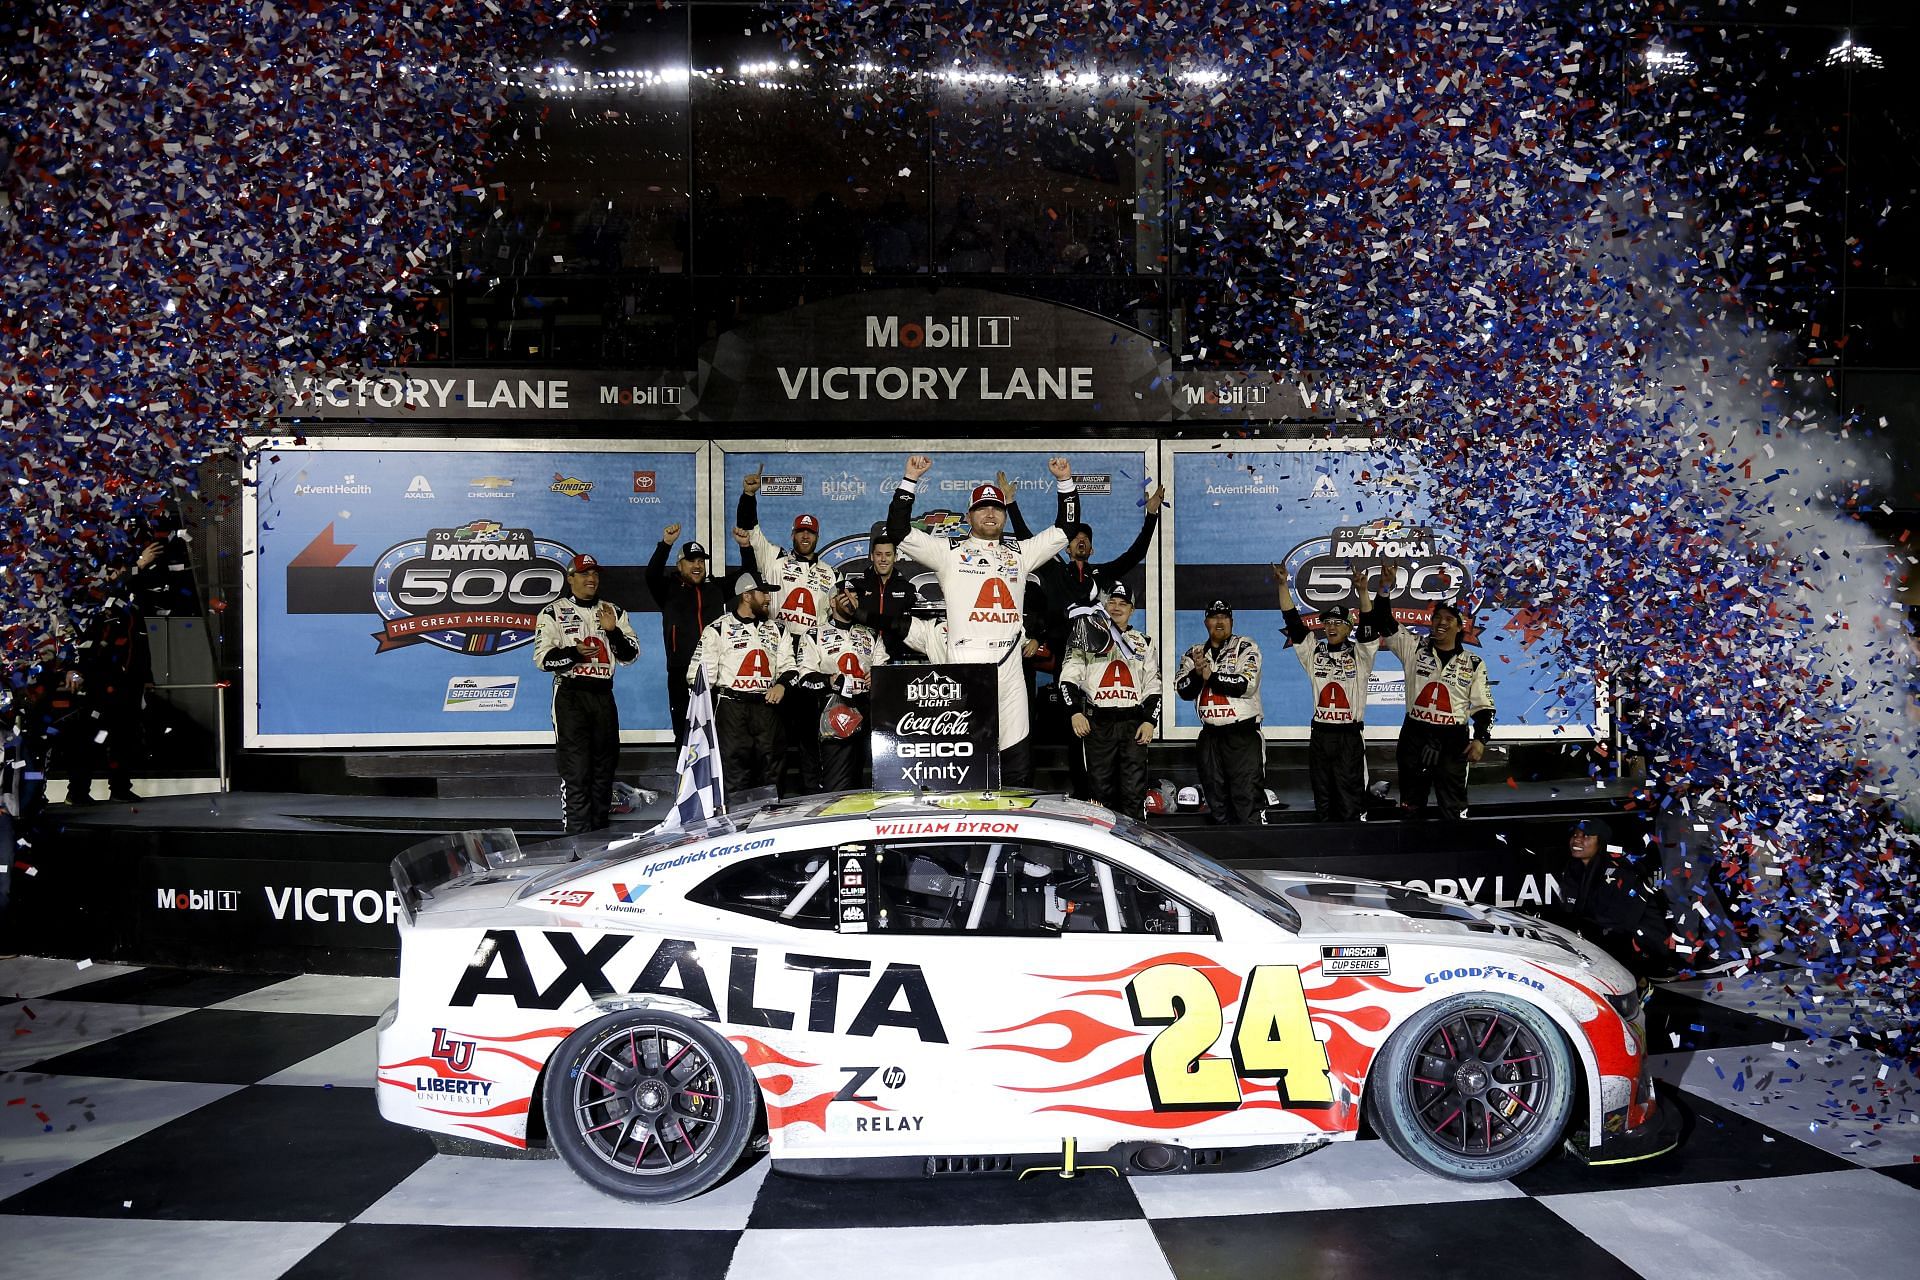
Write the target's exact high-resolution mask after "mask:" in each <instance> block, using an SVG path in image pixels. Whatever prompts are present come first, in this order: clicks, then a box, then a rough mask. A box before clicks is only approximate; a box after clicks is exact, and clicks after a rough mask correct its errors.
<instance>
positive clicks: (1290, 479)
mask: <svg viewBox="0 0 1920 1280" xmlns="http://www.w3.org/2000/svg"><path fill="white" fill-rule="evenodd" d="M1416 488H1417V486H1416V484H1415V482H1414V478H1413V477H1409V476H1407V475H1404V474H1401V473H1400V469H1399V467H1398V465H1397V464H1395V463H1393V462H1392V461H1391V460H1390V459H1388V458H1387V457H1385V456H1383V455H1380V454H1376V453H1370V452H1366V451H1359V450H1355V451H1289V452H1258V451H1256V452H1241V451H1235V450H1231V449H1229V448H1227V447H1225V446H1223V447H1221V448H1219V449H1215V450H1211V451H1208V452H1204V453H1203V452H1191V453H1190V452H1176V453H1175V454H1174V455H1173V480H1172V492H1173V495H1174V497H1175V500H1176V502H1177V508H1176V511H1177V516H1176V520H1175V527H1174V546H1173V550H1174V575H1173V580H1174V584H1175V589H1174V599H1173V601H1172V616H1173V619H1174V636H1173V637H1172V640H1171V642H1163V648H1165V649H1167V650H1169V651H1170V652H1171V653H1172V655H1173V659H1174V661H1176V662H1177V660H1178V657H1179V655H1180V654H1181V653H1182V652H1184V650H1185V649H1186V648H1187V646H1189V645H1192V644H1196V643H1199V642H1200V641H1201V640H1203V639H1205V637H1206V625H1205V613H1206V608H1207V605H1208V603H1209V602H1210V601H1211V600H1212V599H1213V598H1215V597H1224V598H1225V599H1226V600H1227V603H1228V604H1229V605H1231V606H1232V607H1233V610H1234V630H1235V631H1236V632H1238V633H1240V634H1242V635H1246V636H1250V637H1252V638H1253V639H1254V640H1255V641H1257V642H1258V643H1259V645H1260V648H1261V653H1262V655H1263V657H1264V660H1265V665H1264V668H1263V677H1262V681H1261V703H1262V706H1263V708H1264V714H1265V722H1266V725H1267V727H1268V728H1269V729H1291V730H1297V731H1298V732H1297V736H1304V735H1305V732H1306V727H1307V724H1308V722H1309V720H1310V718H1311V715H1312V696H1311V689H1310V686H1309V684H1308V682H1307V676H1306V673H1305V672H1304V671H1302V670H1301V669H1300V663H1299V660H1298V659H1297V658H1296V657H1295V656H1294V654H1293V653H1292V651H1291V650H1289V649H1288V648H1287V642H1286V636H1285V632H1284V624H1283V620H1282V618H1281V615H1280V605H1279V601H1278V599H1277V593H1276V589H1275V586H1274V581H1273V572H1272V569H1271V567H1270V566H1271V565H1272V564H1274V563H1278V562H1281V561H1283V560H1284V562H1285V563H1286V566H1287V570H1288V572H1289V574H1290V576H1291V577H1292V580H1293V583H1294V594H1295V596H1296V597H1297V598H1299V599H1300V600H1301V601H1302V604H1303V613H1304V614H1305V615H1306V616H1307V617H1308V618H1309V619H1313V618H1317V611H1316V610H1315V608H1314V603H1315V601H1314V599H1313V596H1314V593H1315V592H1316V591H1318V592H1319V593H1320V601H1319V602H1320V603H1327V604H1330V603H1333V602H1334V598H1335V590H1336V584H1341V583H1344V582H1345V580H1346V576H1347V575H1346V567H1345V566H1346V564H1347V562H1348V560H1350V559H1355V558H1358V559H1361V560H1372V559H1378V560H1379V561H1381V562H1384V563H1389V564H1391V565H1392V566H1393V570H1392V571H1393V574H1394V581H1395V584H1396V585H1395V592H1396V594H1395V596H1394V603H1395V605H1396V614H1397V616H1399V617H1400V618H1401V620H1402V625H1414V626H1415V629H1417V630H1421V631H1424V630H1425V627H1424V623H1423V622H1422V623H1420V624H1413V623H1412V619H1414V618H1415V617H1419V618H1421V619H1424V617H1425V615H1426V611H1427V609H1428V608H1429V607H1430V606H1431V602H1432V600H1433V599H1434V598H1436V597H1440V598H1454V599H1460V600H1461V602H1462V604H1463V607H1464V608H1465V610H1466V611H1467V612H1468V614H1469V616H1470V617H1471V618H1472V620H1473V622H1474V624H1475V625H1476V629H1477V635H1476V636H1475V640H1476V642H1477V652H1478V653H1479V654H1480V655H1481V656H1482V657H1483V658H1484V659H1485V660H1486V662H1487V665H1488V669H1489V670H1488V675H1489V678H1490V679H1491V681H1492V682H1493V696H1494V701H1495V703H1496V704H1497V706H1498V714H1497V716H1496V718H1495V725H1496V733H1498V730H1499V726H1506V727H1508V728H1514V727H1521V726H1524V727H1525V728H1526V729H1527V730H1528V732H1527V733H1526V734H1524V735H1523V736H1528V737H1537V736H1540V734H1541V732H1542V731H1543V730H1544V731H1547V732H1551V731H1553V730H1554V729H1562V730H1564V731H1566V732H1568V733H1570V734H1578V735H1580V736H1586V735H1587V734H1588V733H1590V731H1591V724H1592V720H1593V706H1594V694H1593V686H1592V683H1591V681H1590V680H1588V679H1587V678H1585V677H1584V676H1579V675H1576V676H1575V678H1574V679H1572V680H1570V681H1569V680H1568V679H1567V675H1568V673H1567V672H1566V671H1564V670H1563V669H1562V668H1561V667H1559V666H1558V665H1556V664H1554V663H1552V662H1550V661H1549V660H1548V659H1547V656H1546V654H1545V653H1544V652H1543V646H1542V645H1541V644H1540V643H1539V642H1538V636H1537V634H1536V635H1535V637H1534V642H1533V643H1531V644H1529V643H1528V631H1527V626H1526V621H1527V619H1526V618H1525V617H1524V616H1516V614H1515V612H1514V611H1513V610H1511V609H1504V608H1496V607H1493V606H1492V605H1490V604H1489V603H1488V602H1487V598H1486V592H1485V590H1484V588H1483V584H1482V583H1481V581H1480V579H1479V575H1478V573H1477V571H1476V568H1475V564H1474V559H1473V550H1474V549H1473V546H1472V544H1471V537H1470V534H1469V536H1468V537H1467V538H1466V539H1465V540H1464V541H1463V540H1462V533H1463V532H1466V531H1460V530H1455V529H1453V528H1452V527H1450V526H1449V525H1448V523H1447V522H1446V519H1445V517H1444V515H1442V516H1441V517H1440V518H1438V519H1435V518H1434V517H1433V516H1432V513H1431V511H1430V509H1429V507H1428V506H1427V504H1426V503H1425V502H1424V501H1422V500H1421V499H1420V498H1419V496H1418V495H1417V493H1416ZM1340 530H1349V531H1353V532H1354V533H1355V534H1356V535H1358V537H1350V538H1349V539H1348V540H1347V542H1346V544H1345V545H1343V546H1338V547H1337V546H1334V545H1333V538H1334V535H1335V534H1336V532H1338V531H1340ZM1360 539H1364V540H1365V541H1364V547H1365V548H1367V549H1373V550H1379V551H1384V552H1386V553H1387V554H1384V555H1380V556H1377V557H1376V556H1375V555H1370V554H1362V555H1360V556H1358V557H1355V556H1352V555H1349V554H1345V553H1346V552H1349V551H1352V550H1354V549H1355V547H1356V545H1361V544H1360ZM1423 544H1425V545H1423ZM1396 553H1397V554H1396ZM1402 688H1403V676H1402V672H1401V669H1400V663H1399V660H1398V659H1396V658H1394V657H1393V656H1392V655H1391V654H1383V655H1382V656H1381V659H1380V663H1379V665H1378V667H1377V668H1376V669H1375V674H1374V687H1373V690H1372V691H1371V693H1370V695H1369V697H1368V706H1367V712H1366V716H1367V726H1368V728H1369V730H1387V731H1392V730H1395V729H1397V728H1398V726H1399V724H1400V722H1401V720H1402V719H1403V717H1404V706H1405V703H1404V700H1403V694H1402V692H1401V691H1402ZM1563 689H1564V692H1561V691H1562V690H1563ZM1169 701H1170V702H1172V703H1173V704H1174V706H1175V708H1176V709H1175V718H1174V719H1173V721H1172V723H1173V724H1175V725H1182V726H1188V727H1197V723H1198V722H1197V721H1196V719H1195V717H1194V715H1193V705H1192V704H1191V703H1187V702H1182V701H1180V700H1179V699H1178V698H1170V699H1169ZM1370 736H1385V735H1381V734H1370Z"/></svg>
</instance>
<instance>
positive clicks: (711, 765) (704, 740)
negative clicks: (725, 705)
mask: <svg viewBox="0 0 1920 1280" xmlns="http://www.w3.org/2000/svg"><path fill="white" fill-rule="evenodd" d="M726 807H727V800H726V778H725V777H724V776H723V775H722V773H721V768H720V738H719V734H718V731H717V730H716V729H715V727H714V722H713V690H712V689H711V688H709V687H708V685H707V673H706V672H704V671H702V670H700V669H699V668H697V667H696V668H695V669H694V673H693V692H692V694H690V695H689V696H688V698H687V740H686V741H685V742H684V743H682V744H681V745H680V787H679V790H677V791H676V792H675V793H674V797H673V805H672V807H671V808H669V809H668V810H667V816H666V817H665V818H662V819H661V820H660V825H659V826H657V827H655V828H654V830H655V831H670V830H672V829H673V828H675V827H691V826H694V825H695V824H697V823H701V822H704V821H706V820H707V819H708V818H711V817H712V816H713V815H714V814H716V813H722V812H724V811H725V810H726Z"/></svg>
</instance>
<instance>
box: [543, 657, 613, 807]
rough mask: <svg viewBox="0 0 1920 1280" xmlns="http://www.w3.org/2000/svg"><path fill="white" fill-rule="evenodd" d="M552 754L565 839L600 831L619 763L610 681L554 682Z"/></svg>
mask: <svg viewBox="0 0 1920 1280" xmlns="http://www.w3.org/2000/svg"><path fill="white" fill-rule="evenodd" d="M553 754H554V759H555V762H556V763H557V764H558V765H559V766H560V812H561V815H562V816H563V817H564V818H565V819H566V824H567V834H568V835H570V836H573V835H579V834H581V833H582V832H585V831H600V830H604V829H605V828H606V826H607V824H608V817H607V815H608V813H609V812H610V811H611V810H612V808H613V770H614V766H616V765H617V764H619V762H620V711H619V708H617V707H615V706H614V704H613V681H611V680H592V679H588V678H587V677H585V676H561V677H559V678H557V679H555V680H554V682H553Z"/></svg>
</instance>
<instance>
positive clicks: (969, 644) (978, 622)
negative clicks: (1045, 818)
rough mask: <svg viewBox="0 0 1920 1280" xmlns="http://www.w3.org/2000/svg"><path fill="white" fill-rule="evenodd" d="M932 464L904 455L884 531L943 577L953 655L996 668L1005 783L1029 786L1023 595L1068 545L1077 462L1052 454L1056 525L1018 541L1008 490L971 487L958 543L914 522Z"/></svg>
mask: <svg viewBox="0 0 1920 1280" xmlns="http://www.w3.org/2000/svg"><path fill="white" fill-rule="evenodd" d="M932 469H933V459H932V458H929V457H926V456H924V455H921V454H915V455H914V456H913V457H910V458H908V459H907V467H906V474H905V477H904V478H903V479H902V480H901V481H900V487H899V488H898V489H896V490H895V491H894V495H893V502H892V504H891V505H890V506H889V507H888V508H887V532H888V534H889V535H890V536H891V537H892V538H893V539H894V541H895V543H896V544H897V545H898V546H899V548H900V552H901V554H902V555H905V556H906V557H908V558H909V559H911V560H912V561H913V562H914V563H916V564H919V565H923V566H925V567H926V568H928V569H930V570H932V571H933V573H934V575H935V576H936V577H937V578H938V579H939V580H940V594H941V597H942V599H943V600H944V601H945V604H946V614H947V644H948V647H949V650H950V651H951V654H952V658H953V661H955V662H979V663H986V664H987V665H989V666H991V667H993V668H994V669H995V670H994V674H995V677H996V679H997V680H998V682H999V688H1000V782H1001V785H1003V786H1009V787H1020V786H1025V785H1026V784H1027V782H1028V780H1029V779H1030V778H1031V777H1032V776H1033V754H1032V749H1031V744H1030V743H1029V741H1028V729H1029V722H1028V716H1027V683H1026V678H1025V675H1024V673H1023V672H1022V670H1021V666H1020V656H1021V648H1022V645H1023V644H1024V642H1025V640H1026V635H1025V628H1024V625H1023V618H1022V614H1021V607H1020V601H1021V598H1022V595H1023V594H1024V592H1025V588H1026V580H1027V575H1028V574H1030V573H1032V572H1033V570H1034V568H1035V567H1036V566H1038V565H1041V564H1044V563H1045V562H1047V561H1048V560H1051V559H1052V558H1053V557H1054V556H1055V555H1058V554H1059V553H1060V551H1061V549H1062V548H1064V547H1065V546H1066V545H1067V535H1066V534H1065V533H1063V532H1062V531H1061V526H1062V525H1065V524H1069V523H1072V522H1073V521H1076V520H1078V519H1079V515H1080V500H1079V495H1078V494H1077V493H1076V492H1075V491H1074V484H1073V465H1072V463H1070V462H1069V461H1068V460H1067V459H1066V458H1049V459H1048V460H1047V470H1048V471H1050V472H1051V473H1052V474H1053V478H1054V483H1055V486H1056V488H1057V490H1058V493H1059V510H1058V513H1057V516H1058V518H1057V520H1056V521H1055V523H1054V525H1053V526H1052V527H1051V528H1047V529H1042V530H1041V531H1040V532H1039V533H1038V534H1036V535H1035V536H1034V537H1033V538H1030V539H1028V540H1027V541H1025V542H1022V543H1020V544H1019V546H1018V547H1015V546H1012V545H1010V544H1008V543H1006V542H1003V541H1002V540H1001V535H1002V533H1003V532H1004V531H1005V528H1006V522H1007V496H1006V494H1005V492H1003V491H1002V490H1001V489H1000V487H999V486H998V485H991V484H983V485H980V486H978V487H977V488H975V489H974V491H973V501H972V502H971V503H970V504H969V505H968V507H967V528H968V536H967V537H965V538H962V539H960V540H959V541H958V542H953V543H949V542H948V541H947V540H946V539H944V538H936V537H934V536H933V535H931V534H928V533H924V532H922V531H920V530H918V529H915V528H913V497H914V493H915V491H916V490H917V489H918V488H919V486H920V480H921V477H923V476H925V475H926V474H927V472H928V471H930V470H932Z"/></svg>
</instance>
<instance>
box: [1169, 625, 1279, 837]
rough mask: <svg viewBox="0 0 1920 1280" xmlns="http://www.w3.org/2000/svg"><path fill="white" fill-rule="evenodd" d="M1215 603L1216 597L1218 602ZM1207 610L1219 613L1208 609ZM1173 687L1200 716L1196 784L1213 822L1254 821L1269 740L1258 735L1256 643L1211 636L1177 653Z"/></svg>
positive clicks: (1261, 797)
mask: <svg viewBox="0 0 1920 1280" xmlns="http://www.w3.org/2000/svg"><path fill="white" fill-rule="evenodd" d="M1215 603H1216V604H1218V603H1219V602H1218V601H1216V602H1215ZM1209 612H1220V610H1217V609H1210V610H1209ZM1202 653H1204V654H1206V655H1207V657H1208V660H1209V661H1211V662H1212V663H1213V674H1212V675H1211V676H1208V677H1207V678H1206V679H1204V680H1202V679H1201V678H1200V673H1199V672H1198V671H1196V670H1195V669H1194V664H1195V663H1197V662H1198V661H1199V659H1200V655H1201V654H1202ZM1174 691H1175V692H1177V693H1178V694H1179V695H1180V696H1181V697H1183V698H1187V699H1189V700H1191V701H1192V702H1193V704H1194V710H1195V712H1196V713H1197V714H1198V715H1199V717H1200V736H1199V740H1198V742H1197V743H1196V745H1197V746H1198V748H1199V753H1200V759H1199V766H1200V769H1199V772H1200V788H1201V790H1202V791H1204V792H1205V793H1206V798H1207V813H1208V816H1209V817H1210V818H1211V819H1212V820H1213V821H1214V822H1253V821H1256V820H1257V819H1258V817H1259V814H1260V811H1261V810H1262V809H1263V808H1265V807H1266V771H1267V750H1266V747H1267V744H1266V741H1265V739H1263V738H1262V737H1261V736H1260V646H1259V645H1257V644H1255V643H1254V642H1253V641H1252V640H1250V639H1248V638H1247V637H1246V636H1241V635H1232V636H1228V637H1227V639H1226V642H1225V643H1224V644H1221V645H1219V646H1218V647H1216V646H1215V645H1214V643H1213V642H1212V641H1211V640H1208V641H1206V642H1205V643H1203V644H1196V645H1194V646H1193V647H1192V648H1191V649H1188V650H1187V651H1186V653H1185V654H1183V655H1181V658H1180V667H1179V670H1178V671H1176V672H1175V673H1174Z"/></svg>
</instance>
